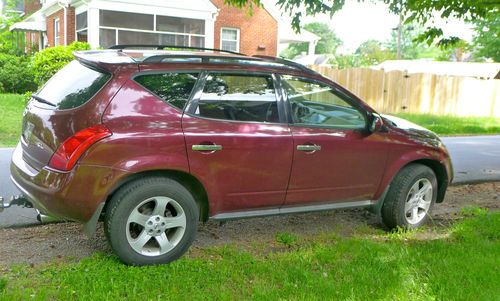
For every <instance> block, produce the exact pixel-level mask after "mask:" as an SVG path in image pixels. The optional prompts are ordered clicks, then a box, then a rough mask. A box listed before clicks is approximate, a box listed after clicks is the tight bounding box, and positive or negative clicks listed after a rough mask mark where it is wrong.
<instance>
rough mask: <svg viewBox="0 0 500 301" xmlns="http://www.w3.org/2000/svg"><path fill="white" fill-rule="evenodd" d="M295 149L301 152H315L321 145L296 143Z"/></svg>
mask: <svg viewBox="0 0 500 301" xmlns="http://www.w3.org/2000/svg"><path fill="white" fill-rule="evenodd" d="M297 150H298V151H301V152H315V151H320V150H321V145H316V144H302V145H297Z"/></svg>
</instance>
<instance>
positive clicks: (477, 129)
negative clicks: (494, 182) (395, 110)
mask: <svg viewBox="0 0 500 301" xmlns="http://www.w3.org/2000/svg"><path fill="white" fill-rule="evenodd" d="M389 115H391V114H389ZM395 116H398V117H401V118H404V119H407V120H409V121H411V122H413V123H416V124H418V125H420V126H423V127H425V128H428V129H429V130H431V131H433V132H435V133H437V134H439V135H444V136H447V135H480V134H500V118H493V117H455V116H437V115H429V114H407V113H401V114H395Z"/></svg>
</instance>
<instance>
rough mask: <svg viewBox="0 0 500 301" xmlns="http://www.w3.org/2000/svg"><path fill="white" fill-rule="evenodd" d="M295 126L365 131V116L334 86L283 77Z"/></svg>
mask: <svg viewBox="0 0 500 301" xmlns="http://www.w3.org/2000/svg"><path fill="white" fill-rule="evenodd" d="M283 86H284V88H285V90H286V92H287V95H288V100H289V102H290V106H291V111H292V118H293V122H294V123H295V124H299V125H313V126H325V127H333V128H342V129H363V128H365V127H366V121H365V116H364V115H363V114H362V113H361V112H360V111H359V110H358V109H356V108H355V107H353V106H352V105H351V104H349V103H348V102H347V101H346V100H344V99H343V97H341V96H339V93H338V92H337V91H335V90H334V89H333V88H331V87H330V86H327V85H325V84H322V83H318V82H316V81H312V80H309V79H304V78H297V77H293V76H283Z"/></svg>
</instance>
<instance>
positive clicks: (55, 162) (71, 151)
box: [49, 125, 112, 171]
mask: <svg viewBox="0 0 500 301" xmlns="http://www.w3.org/2000/svg"><path fill="white" fill-rule="evenodd" d="M111 135H112V133H111V131H110V130H108V129H107V128H106V127H105V126H104V125H96V126H93V127H89V128H86V129H84V130H81V131H79V132H77V133H76V134H74V135H73V136H71V137H69V138H68V139H66V141H64V142H63V144H61V145H60V146H59V148H57V151H56V152H55V153H54V155H52V158H50V162H49V167H52V168H55V169H59V170H62V171H69V170H71V169H72V168H73V166H75V163H76V161H78V159H79V158H80V157H81V155H82V154H83V153H84V152H85V151H87V150H88V149H89V148H90V147H91V146H92V145H93V144H94V143H96V142H97V141H99V140H101V139H103V138H106V137H109V136H111Z"/></svg>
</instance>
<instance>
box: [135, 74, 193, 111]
mask: <svg viewBox="0 0 500 301" xmlns="http://www.w3.org/2000/svg"><path fill="white" fill-rule="evenodd" d="M197 79H198V74H196V73H164V74H146V75H140V76H137V77H136V78H135V81H136V82H138V83H139V84H141V85H143V86H144V87H146V88H147V89H148V90H150V91H151V92H153V93H154V94H156V95H158V96H159V97H160V98H162V99H163V100H165V101H166V102H168V103H169V104H171V105H173V106H175V107H177V108H179V109H181V110H182V109H184V106H185V105H186V103H187V101H188V99H189V96H190V95H191V91H192V90H193V87H194V84H195V83H196V80H197Z"/></svg>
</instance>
